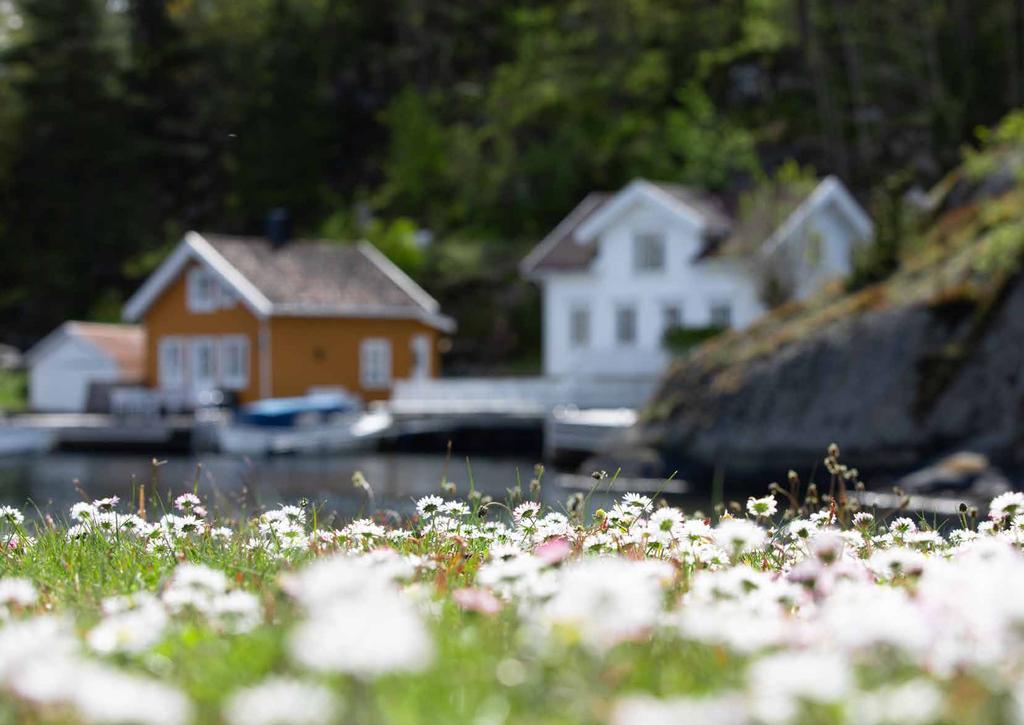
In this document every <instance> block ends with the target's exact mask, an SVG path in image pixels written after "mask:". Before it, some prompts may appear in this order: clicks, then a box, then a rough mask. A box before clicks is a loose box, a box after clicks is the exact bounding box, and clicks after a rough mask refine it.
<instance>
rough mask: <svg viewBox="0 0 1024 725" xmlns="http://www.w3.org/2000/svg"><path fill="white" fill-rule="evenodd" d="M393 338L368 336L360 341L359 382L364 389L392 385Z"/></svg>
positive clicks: (383, 388) (385, 387)
mask: <svg viewBox="0 0 1024 725" xmlns="http://www.w3.org/2000/svg"><path fill="white" fill-rule="evenodd" d="M391 357H392V356H391V340H389V339H387V338H386V337H367V338H365V339H364V340H363V341H362V342H360V343H359V384H360V386H361V387H362V388H363V389H364V390H387V389H388V388H390V387H391Z"/></svg>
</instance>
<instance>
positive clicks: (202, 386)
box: [189, 335, 220, 392]
mask: <svg viewBox="0 0 1024 725" xmlns="http://www.w3.org/2000/svg"><path fill="white" fill-rule="evenodd" d="M203 348H206V349H208V350H209V351H210V364H211V365H212V366H213V370H212V374H211V375H210V377H209V378H208V379H204V380H200V379H199V368H200V365H199V357H200V354H201V350H202V349H203ZM189 362H190V363H191V368H192V370H191V382H192V388H193V390H194V391H195V392H202V391H204V390H212V389H214V388H216V387H217V386H218V383H219V379H220V376H219V369H218V368H219V367H220V366H219V365H218V360H217V338H216V337H212V336H210V335H202V336H200V337H193V338H190V339H189Z"/></svg>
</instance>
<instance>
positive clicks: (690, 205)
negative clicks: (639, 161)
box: [520, 180, 732, 275]
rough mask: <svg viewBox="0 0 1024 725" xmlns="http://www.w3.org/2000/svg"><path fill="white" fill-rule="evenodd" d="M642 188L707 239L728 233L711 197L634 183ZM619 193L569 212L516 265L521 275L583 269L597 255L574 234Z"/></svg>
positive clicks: (596, 195)
mask: <svg viewBox="0 0 1024 725" xmlns="http://www.w3.org/2000/svg"><path fill="white" fill-rule="evenodd" d="M637 183H642V184H644V185H645V186H646V187H649V188H652V189H655V190H656V191H657V192H660V193H662V194H665V195H666V196H667V197H669V198H671V199H672V201H673V202H675V203H677V204H678V205H679V206H680V207H685V208H686V209H687V210H688V211H689V212H690V213H691V214H694V215H696V216H697V217H698V218H700V219H701V221H702V222H703V224H704V226H705V229H706V235H707V236H708V238H709V239H717V238H720V237H723V236H725V235H727V234H728V233H729V230H730V229H731V225H732V222H731V220H730V218H729V215H728V214H727V213H726V211H725V209H724V205H723V204H722V203H721V202H720V201H719V200H718V199H716V198H715V197H713V196H711V195H710V194H706V193H704V192H702V191H700V190H699V189H694V188H692V187H689V186H684V185H682V184H669V183H662V182H651V181H644V180H637V181H635V182H633V184H637ZM619 193H621V192H592V193H590V194H587V196H586V197H584V199H583V201H581V202H580V203H579V204H577V205H576V207H575V208H574V209H573V210H572V211H571V212H569V215H568V216H566V217H565V219H563V220H562V221H561V222H560V223H559V225H558V226H557V227H555V228H554V229H553V230H552V231H551V233H549V234H548V235H547V236H546V237H544V239H542V240H541V241H540V243H539V244H537V246H536V247H534V248H533V250H532V251H531V252H530V253H529V254H528V255H527V256H526V258H525V259H523V261H522V264H521V265H520V268H521V270H522V271H523V273H524V274H526V275H530V274H533V273H535V272H559V271H560V272H566V271H573V270H580V269H584V268H586V267H587V266H588V265H589V264H590V262H591V260H592V259H593V257H594V255H595V254H596V253H597V250H596V247H595V246H594V245H593V244H590V243H587V242H586V241H585V240H583V239H581V238H580V237H579V236H578V234H577V232H578V230H579V228H580V227H581V226H582V225H583V224H585V223H586V222H587V220H588V219H590V218H591V217H593V216H594V215H596V214H597V213H598V212H600V211H601V210H602V209H604V208H605V207H606V206H607V205H608V204H609V203H610V202H612V200H614V199H615V198H616V197H617V196H618V195H619Z"/></svg>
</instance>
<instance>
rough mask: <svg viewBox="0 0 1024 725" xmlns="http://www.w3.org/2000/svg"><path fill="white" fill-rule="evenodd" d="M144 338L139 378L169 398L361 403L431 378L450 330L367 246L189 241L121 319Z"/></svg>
mask: <svg viewBox="0 0 1024 725" xmlns="http://www.w3.org/2000/svg"><path fill="white" fill-rule="evenodd" d="M123 316H124V318H125V320H126V321H131V322H139V323H141V325H142V326H143V327H144V329H145V332H146V354H145V367H144V379H145V382H146V384H147V385H148V386H150V387H152V388H158V389H159V390H160V391H161V392H162V393H164V394H166V395H167V396H168V397H169V398H175V397H176V398H177V399H179V400H189V401H194V400H196V399H197V396H199V395H200V394H202V393H203V392H204V391H208V390H215V389H219V390H228V391H234V392H235V393H236V394H237V396H238V399H239V401H240V402H243V403H244V402H249V401H252V400H256V399H260V398H270V397H283V396H293V395H304V394H307V393H309V392H311V391H316V390H326V389H338V388H344V389H345V390H346V391H348V392H350V393H353V394H356V395H358V396H360V397H361V398H363V399H364V400H377V399H383V398H387V397H388V396H389V395H390V391H391V387H392V384H393V382H394V381H395V380H398V379H403V378H413V379H415V378H428V377H433V376H435V375H437V372H438V366H439V357H438V347H439V345H438V343H439V339H440V337H441V336H442V335H444V334H447V333H450V332H452V331H453V330H454V327H455V325H454V322H453V321H452V320H451V319H450V318H448V317H445V316H444V315H442V314H441V311H440V306H439V305H438V303H437V301H436V300H435V299H434V298H432V297H431V296H430V295H429V294H427V292H425V291H424V290H423V288H422V287H420V286H419V285H418V284H416V283H415V282H414V281H413V280H412V279H411V278H410V277H409V276H408V275H406V274H405V273H404V272H402V271H401V270H400V269H399V268H398V267H397V266H395V265H394V264H393V263H392V262H391V261H390V260H389V259H388V258H387V257H385V256H384V255H383V254H382V253H381V252H380V251H379V250H377V249H376V248H375V247H374V246H373V245H371V244H369V243H368V242H360V243H358V244H339V243H337V242H326V241H300V240H294V241H277V242H274V241H271V240H269V239H266V238H261V237H237V236H225V235H216V234H200V233H197V232H189V233H188V234H186V235H185V238H184V239H182V241H181V242H180V243H179V244H178V246H177V247H176V248H175V249H174V251H173V252H172V253H171V254H170V255H169V256H168V257H167V259H165V260H164V262H163V263H162V264H161V265H160V266H159V267H157V269H156V270H155V271H154V272H153V273H152V275H150V277H149V278H148V279H147V280H146V281H145V283H144V284H143V285H142V287H141V288H140V289H139V290H138V291H137V292H136V293H135V294H134V295H133V296H132V297H131V299H129V300H128V302H127V303H126V304H125V307H124V310H123Z"/></svg>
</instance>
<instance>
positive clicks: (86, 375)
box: [25, 322, 145, 412]
mask: <svg viewBox="0 0 1024 725" xmlns="http://www.w3.org/2000/svg"><path fill="white" fill-rule="evenodd" d="M144 355H145V333H144V332H143V331H142V328H141V327H139V326H137V325H108V324H99V323H93V322H65V323H64V324H63V325H61V326H60V327H58V328H57V329H56V330H54V331H53V332H51V333H50V334H49V335H47V336H46V337H44V338H43V339H42V340H40V341H39V342H38V343H36V344H35V346H34V347H32V349H30V350H29V351H28V353H26V355H25V360H26V363H27V366H28V385H29V406H30V407H31V408H32V410H35V411H39V412H83V411H85V410H86V408H87V403H88V401H89V391H90V387H92V385H93V384H94V383H122V384H133V383H139V382H140V381H141V380H142V373H143V362H144Z"/></svg>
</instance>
